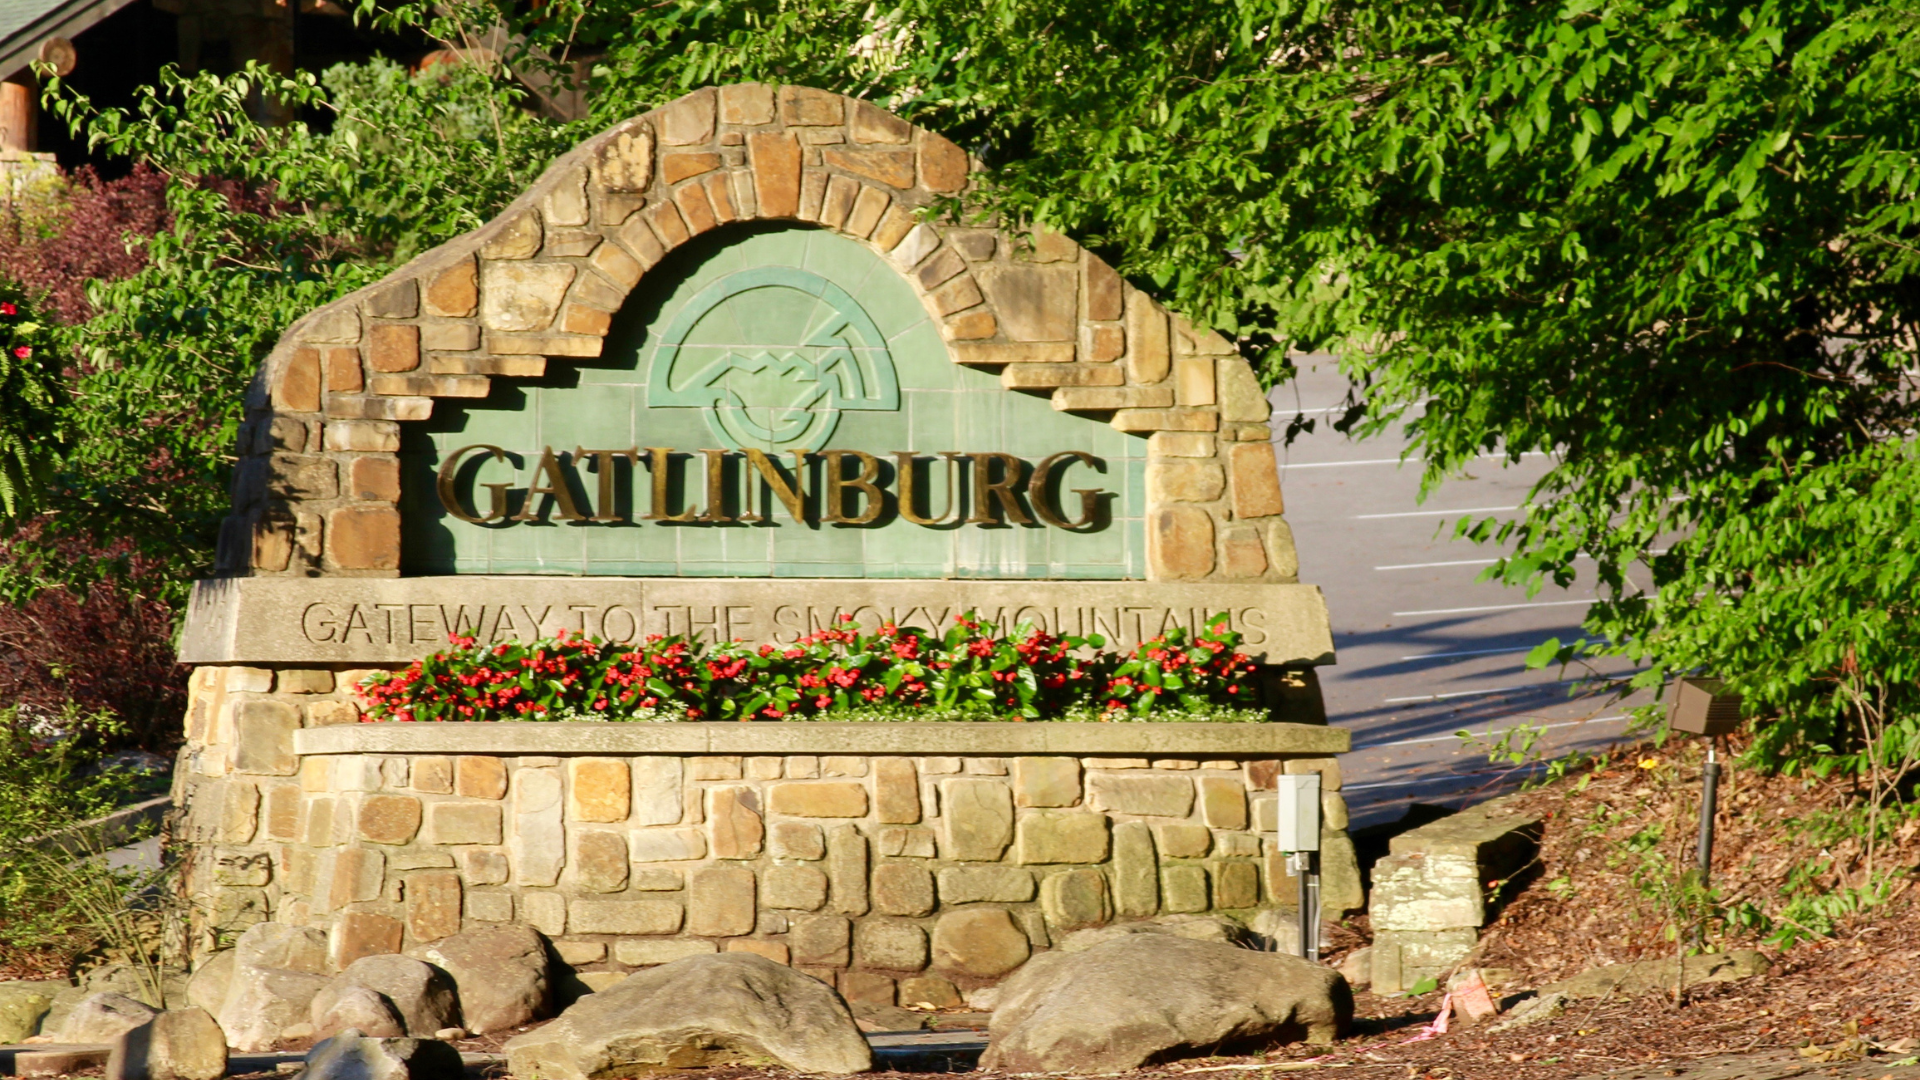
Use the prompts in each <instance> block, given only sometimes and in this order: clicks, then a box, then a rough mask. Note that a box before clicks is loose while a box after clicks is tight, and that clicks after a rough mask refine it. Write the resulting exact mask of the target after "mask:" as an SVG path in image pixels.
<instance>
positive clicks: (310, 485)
mask: <svg viewBox="0 0 1920 1080" xmlns="http://www.w3.org/2000/svg"><path fill="white" fill-rule="evenodd" d="M267 470H268V479H267V491H268V492H269V493H270V494H271V495H272V496H273V497H274V498H276V499H288V500H292V501H296V502H298V501H302V500H307V499H316V500H317V499H331V498H333V497H334V494H335V493H336V492H337V491H338V490H339V480H338V479H337V470H336V469H335V468H334V464H333V461H332V460H331V459H328V458H324V457H321V456H319V455H318V454H275V455H273V456H272V457H271V458H269V459H268V461H267Z"/></svg>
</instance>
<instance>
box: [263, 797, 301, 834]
mask: <svg viewBox="0 0 1920 1080" xmlns="http://www.w3.org/2000/svg"><path fill="white" fill-rule="evenodd" d="M265 801H266V804H267V813H266V819H267V820H266V838H267V839H269V840H281V841H287V842H292V841H296V840H298V839H300V825H301V823H302V818H303V817H304V815H303V813H302V811H303V810H304V809H305V807H304V806H303V805H302V803H301V795H300V785H299V784H274V785H273V786H272V787H269V788H268V789H267V796H266V800H265Z"/></svg>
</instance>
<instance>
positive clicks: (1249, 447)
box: [1228, 442, 1286, 518]
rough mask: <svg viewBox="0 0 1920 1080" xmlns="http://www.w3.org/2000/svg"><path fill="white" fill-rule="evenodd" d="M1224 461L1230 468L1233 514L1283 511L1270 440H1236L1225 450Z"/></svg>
mask: <svg viewBox="0 0 1920 1080" xmlns="http://www.w3.org/2000/svg"><path fill="white" fill-rule="evenodd" d="M1228 460H1229V462H1231V464H1232V468H1233V516H1234V517H1236V518H1260V517H1271V516H1273V515H1276V514H1283V513H1285V512H1286V500H1285V499H1282V498H1281V497H1280V468H1279V463H1278V462H1277V461H1276V460H1275V458H1274V455H1273V444H1272V443H1265V442H1259V443H1240V444H1238V445H1236V446H1234V448H1233V449H1232V450H1230V451H1228Z"/></svg>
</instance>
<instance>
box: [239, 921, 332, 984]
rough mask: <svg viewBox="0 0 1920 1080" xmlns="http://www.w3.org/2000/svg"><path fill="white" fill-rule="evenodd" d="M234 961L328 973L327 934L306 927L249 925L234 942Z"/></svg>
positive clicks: (255, 965)
mask: <svg viewBox="0 0 1920 1080" xmlns="http://www.w3.org/2000/svg"><path fill="white" fill-rule="evenodd" d="M233 958H234V963H235V964H238V965H241V966H243V967H263V968H279V969H281V970H282V971H304V972H306V973H308V974H309V975H325V974H327V935H325V934H323V933H321V932H320V931H318V930H315V929H312V928H311V927H306V926H288V925H287V924H285V923H275V922H263V923H255V924H253V925H252V926H249V927H247V932H246V933H244V934H241V935H240V937H239V939H238V940H237V941H235V942H234V943H233Z"/></svg>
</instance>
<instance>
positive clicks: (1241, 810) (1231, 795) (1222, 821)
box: [1200, 776, 1247, 829]
mask: <svg viewBox="0 0 1920 1080" xmlns="http://www.w3.org/2000/svg"><path fill="white" fill-rule="evenodd" d="M1200 816H1201V818H1202V819H1203V820H1205V821H1206V823H1207V824H1208V825H1211V826H1212V827H1214V828H1216V829H1244V828H1246V827H1247V788H1246V785H1245V784H1244V783H1242V782H1241V780H1240V778H1239V777H1237V776H1202V777H1201V778H1200Z"/></svg>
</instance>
